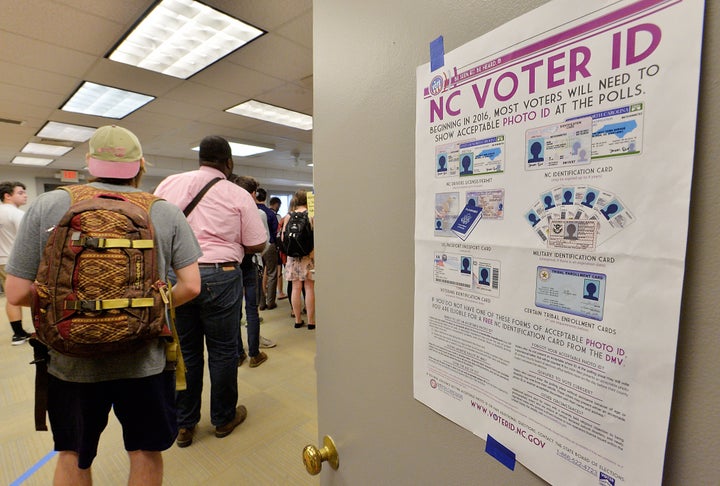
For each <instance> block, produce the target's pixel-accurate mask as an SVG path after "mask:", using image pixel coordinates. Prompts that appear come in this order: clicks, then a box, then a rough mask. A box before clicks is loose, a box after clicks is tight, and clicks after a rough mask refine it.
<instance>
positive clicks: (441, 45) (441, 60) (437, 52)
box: [430, 36, 445, 72]
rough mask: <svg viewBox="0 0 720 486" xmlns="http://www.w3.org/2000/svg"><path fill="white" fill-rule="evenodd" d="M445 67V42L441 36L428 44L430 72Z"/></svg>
mask: <svg viewBox="0 0 720 486" xmlns="http://www.w3.org/2000/svg"><path fill="white" fill-rule="evenodd" d="M444 65H445V41H444V40H443V36H440V37H438V38H437V39H435V40H434V41H432V42H431V43H430V72H433V71H435V70H436V69H437V68H441V67H443V66H444Z"/></svg>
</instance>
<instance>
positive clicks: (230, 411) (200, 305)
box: [170, 266, 242, 428]
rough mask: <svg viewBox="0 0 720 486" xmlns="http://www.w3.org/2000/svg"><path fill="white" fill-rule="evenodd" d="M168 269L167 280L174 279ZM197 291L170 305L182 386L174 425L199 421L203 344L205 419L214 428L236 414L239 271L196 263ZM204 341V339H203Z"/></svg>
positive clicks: (227, 421) (186, 424) (191, 424)
mask: <svg viewBox="0 0 720 486" xmlns="http://www.w3.org/2000/svg"><path fill="white" fill-rule="evenodd" d="M174 277H175V275H174V274H172V273H171V274H170V280H171V281H172V280H175V278H174ZM200 278H201V290H200V295H198V296H197V297H195V298H194V299H193V300H192V301H190V302H188V303H186V304H184V305H181V306H180V307H178V308H177V309H176V310H175V317H176V319H175V320H176V326H177V330H178V337H179V338H180V349H181V350H182V355H183V359H184V360H185V367H186V368H187V372H186V374H185V377H186V379H187V390H183V391H180V392H178V393H177V409H178V410H177V412H178V413H177V417H178V427H181V428H192V427H194V426H195V424H197V423H198V422H199V421H200V405H201V397H202V388H203V371H204V368H205V357H204V351H205V349H204V348H205V346H204V344H205V345H207V354H208V368H209V370H210V422H211V423H212V424H213V425H214V426H215V427H220V426H223V425H226V424H228V423H230V422H231V421H232V420H233V419H234V418H235V407H236V406H237V401H238V386H237V342H238V325H237V323H238V322H239V321H240V305H239V303H240V298H241V296H242V270H240V267H239V266H236V268H233V269H231V270H225V269H223V268H214V267H200ZM203 341H204V342H203Z"/></svg>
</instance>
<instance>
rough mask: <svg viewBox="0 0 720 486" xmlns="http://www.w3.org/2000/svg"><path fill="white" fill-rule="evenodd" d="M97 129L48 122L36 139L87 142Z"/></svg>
mask: <svg viewBox="0 0 720 486" xmlns="http://www.w3.org/2000/svg"><path fill="white" fill-rule="evenodd" d="M95 130H96V128H92V127H83V126H81V125H70V124H67V123H60V122H53V121H51V122H47V123H46V124H45V126H44V127H42V129H40V131H39V132H38V133H37V135H36V137H40V138H52V139H54V140H68V141H70V142H87V141H88V140H90V137H92V135H93V133H95Z"/></svg>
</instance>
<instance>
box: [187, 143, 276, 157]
mask: <svg viewBox="0 0 720 486" xmlns="http://www.w3.org/2000/svg"><path fill="white" fill-rule="evenodd" d="M228 143H229V144H230V151H231V152H232V154H233V155H234V156H235V157H249V156H251V155H257V154H264V153H265V152H271V151H272V150H274V149H272V148H269V147H260V146H259V145H249V144H246V143H239V142H231V141H228ZM193 150H194V151H195V152H199V151H200V146H199V145H198V146H195V147H193Z"/></svg>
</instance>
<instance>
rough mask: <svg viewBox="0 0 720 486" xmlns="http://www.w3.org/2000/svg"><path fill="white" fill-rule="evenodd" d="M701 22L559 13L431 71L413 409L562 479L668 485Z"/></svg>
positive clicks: (561, 5) (530, 21)
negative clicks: (423, 409)
mask: <svg viewBox="0 0 720 486" xmlns="http://www.w3.org/2000/svg"><path fill="white" fill-rule="evenodd" d="M703 11H704V2H703V1H701V0H620V1H617V0H613V1H609V0H605V1H593V2H579V1H577V0H556V1H552V2H549V3H547V4H545V5H544V6H543V7H541V8H538V9H536V10H534V11H531V12H529V13H528V14H525V15H523V16H521V17H518V18H517V19H515V20H513V21H511V22H509V23H507V24H506V25H503V26H501V27H500V28H498V29H496V30H494V31H492V32H489V33H487V34H484V35H482V36H481V37H478V38H477V39H475V40H473V41H471V42H469V43H468V44H466V45H463V46H461V47H459V48H457V49H455V50H453V51H451V52H447V53H445V54H444V64H443V65H442V66H441V67H439V68H437V69H435V70H431V66H430V63H428V64H425V65H422V66H420V67H418V69H417V100H416V102H417V105H416V114H417V119H416V169H415V173H416V194H417V195H418V196H417V199H416V216H415V268H416V272H415V317H414V319H415V321H414V394H415V398H416V399H417V400H419V401H421V402H422V403H424V404H426V405H427V406H429V407H431V408H433V409H434V410H436V411H437V412H438V413H440V414H442V415H444V416H445V417H447V418H448V419H450V420H452V421H454V422H456V423H457V424H459V425H461V426H462V427H464V428H466V429H467V430H470V431H472V432H473V433H475V434H476V435H478V436H479V437H481V438H483V439H484V440H487V441H488V444H493V445H494V446H493V450H491V448H488V453H489V454H491V455H493V456H495V457H496V458H498V459H499V460H501V462H503V463H504V464H506V465H507V466H508V467H512V465H513V464H514V461H519V462H520V463H522V464H523V465H525V466H526V467H527V468H529V469H530V470H532V471H533V472H535V473H536V474H537V475H539V476H540V477H542V478H543V479H545V480H546V481H548V482H550V483H552V484H563V485H567V484H583V485H585V484H599V485H605V486H630V485H638V484H642V485H652V484H661V480H662V473H663V460H664V453H665V443H666V439H667V426H668V420H669V413H670V404H671V397H672V390H673V372H674V366H675V349H676V343H677V335H678V321H679V312H680V299H681V292H682V285H683V271H684V260H685V242H686V237H687V229H688V208H689V201H690V196H691V189H692V188H691V178H692V169H693V153H694V140H695V120H696V115H697V100H698V82H699V73H700V51H701V39H702V30H703ZM498 444H499V447H501V448H503V450H504V451H505V452H508V454H505V455H502V454H498V453H497V452H494V451H496V450H497V445H498ZM510 453H511V454H510ZM513 454H514V458H513ZM500 456H503V457H500Z"/></svg>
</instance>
